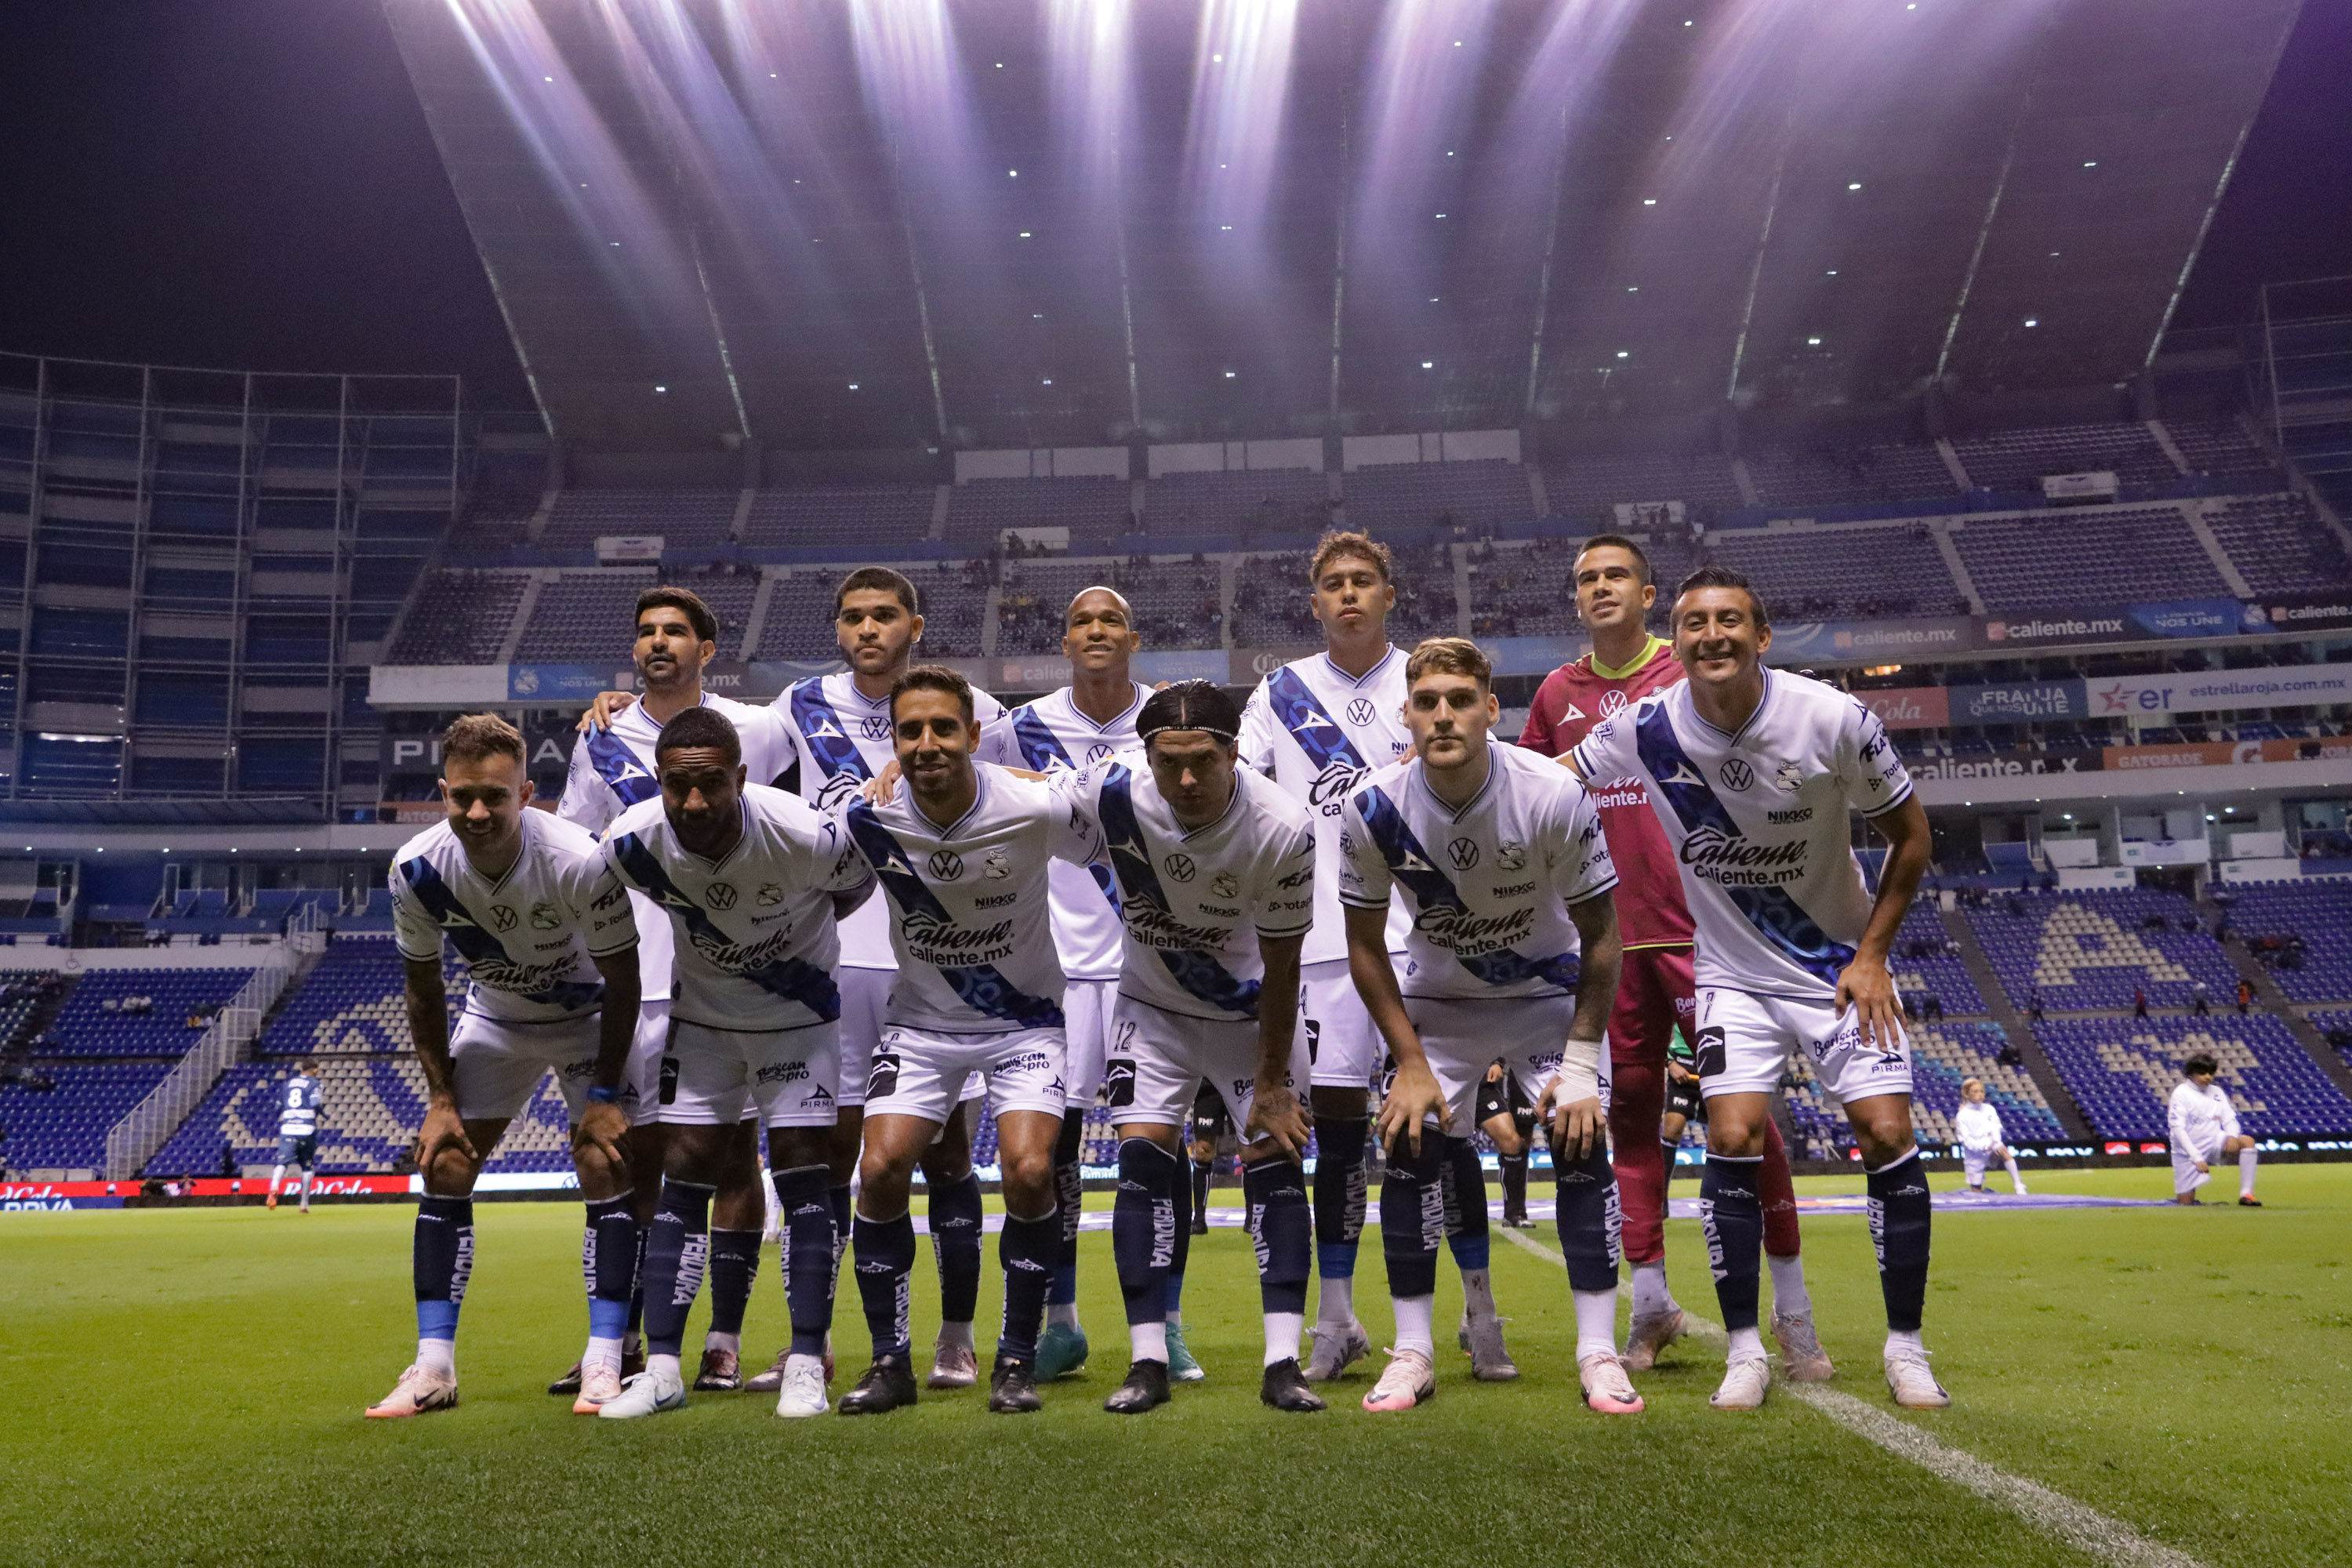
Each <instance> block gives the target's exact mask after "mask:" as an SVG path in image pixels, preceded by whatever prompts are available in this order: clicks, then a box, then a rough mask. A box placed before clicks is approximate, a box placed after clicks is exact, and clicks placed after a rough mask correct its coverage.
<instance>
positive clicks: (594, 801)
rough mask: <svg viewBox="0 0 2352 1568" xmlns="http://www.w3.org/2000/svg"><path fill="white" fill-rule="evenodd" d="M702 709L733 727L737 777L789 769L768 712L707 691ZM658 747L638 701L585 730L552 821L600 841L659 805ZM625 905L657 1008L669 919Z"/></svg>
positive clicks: (653, 726)
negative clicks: (630, 817) (738, 746)
mask: <svg viewBox="0 0 2352 1568" xmlns="http://www.w3.org/2000/svg"><path fill="white" fill-rule="evenodd" d="M702 706H703V707H705V708H708V709H710V710H712V711H713V712H717V713H723V714H725V715H726V716H727V719H728V721H729V722H730V723H732V724H733V725H734V726H735V733H736V736H737V738H738V739H740V741H741V742H742V743H743V776H744V777H745V778H746V779H748V780H750V781H751V783H753V784H768V783H770V782H772V780H774V779H775V777H776V776H777V775H778V774H779V773H782V772H783V771H784V770H785V769H786V768H787V767H790V766H791V765H792V760H793V752H792V742H791V740H790V738H789V737H788V736H787V735H786V734H785V732H784V725H783V722H782V719H781V718H780V717H779V716H778V715H777V714H776V713H775V712H774V711H773V710H771V709H766V708H756V707H753V706H752V705H751V703H748V702H738V701H736V700H734V699H733V698H730V697H714V696H712V695H710V694H709V692H705V693H704V694H703V698H702ZM660 741H661V725H660V724H659V723H657V722H656V721H654V719H653V718H652V717H651V716H650V715H649V714H647V713H646V705H645V704H644V703H642V702H636V703H632V704H631V705H630V706H629V707H628V708H626V709H625V710H622V711H621V712H620V713H618V714H616V715H615V716H614V720H613V724H612V727H611V728H610V729H607V730H599V729H596V728H594V727H593V725H592V726H591V727H590V728H589V730H588V731H587V732H586V733H585V734H583V735H582V736H581V737H580V738H579V739H578V740H576V741H574V742H572V771H571V773H569V774H568V775H567V776H566V777H565V779H564V781H563V800H562V804H560V805H557V806H556V808H555V815H556V816H560V817H562V818H563V820H564V821H566V822H575V823H578V824H579V825H580V826H583V827H584V828H586V829H587V830H588V831H589V832H591V833H593V834H597V835H599V836H601V835H602V834H603V833H604V830H605V829H606V828H608V827H610V826H612V825H613V823H614V820H616V819H617V818H618V817H619V816H620V815H621V814H622V813H623V812H625V811H626V810H628V809H629V808H630V807H631V806H633V805H638V804H640V803H642V802H645V801H648V800H659V799H660V798H661V784H659V783H658V782H657V781H656V779H655V777H654V748H655V747H656V745H658V744H659V743H660ZM631 899H632V901H634V902H635V904H636V910H637V927H638V931H637V938H638V948H637V981H638V984H640V985H642V986H643V987H644V995H645V1000H646V1001H648V1002H659V1001H662V1000H664V999H666V998H667V996H668V995H669V990H670V963H671V957H672V955H671V952H670V930H669V921H667V919H665V918H660V917H659V915H658V912H657V911H656V910H655V909H654V907H653V906H652V905H651V904H650V903H646V902H645V901H643V900H642V896H641V895H636V894H632V895H631Z"/></svg>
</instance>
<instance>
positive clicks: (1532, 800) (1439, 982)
mask: <svg viewBox="0 0 2352 1568" xmlns="http://www.w3.org/2000/svg"><path fill="white" fill-rule="evenodd" d="M1492 677H1493V665H1492V664H1491V663H1490V662H1489V661H1488V659H1487V658H1486V655H1485V654H1483V653H1481V652H1479V651H1478V648H1477V646H1476V645H1475V644H1474V643H1471V642H1469V641H1468V640H1466V639H1465V638H1462V637H1431V638H1430V639H1429V640H1428V641H1426V642H1424V643H1423V644H1422V645H1421V646H1420V647H1416V648H1415V649H1413V652H1412V658H1411V659H1410V660H1409V661H1408V662H1407V663H1406V665H1405V682H1406V699H1405V707H1404V718H1405V721H1406V723H1407V724H1408V725H1409V726H1410V728H1411V731H1412V752H1413V754H1412V756H1410V757H1408V758H1406V759H1404V760H1403V761H1402V762H1398V763H1391V764H1390V765H1388V766H1387V767H1384V768H1381V769H1380V770H1378V771H1377V772H1375V773H1373V774H1372V775H1371V776H1370V778H1369V779H1367V780H1365V781H1364V783H1363V784H1362V785H1361V786H1360V787H1359V788H1358V789H1356V790H1355V791H1354V792H1353V793H1352V794H1350V795H1349V796H1348V798H1347V802H1346V808H1347V809H1346V815H1345V816H1343V817H1342V818H1341V824H1342V826H1341V828H1340V832H1339V848H1340V853H1341V855H1342V856H1343V857H1345V858H1344V861H1343V863H1342V864H1341V866H1340V868H1339V899H1340V901H1341V903H1342V904H1344V905H1345V906H1346V909H1347V911H1348V914H1347V919H1348V956H1349V963H1350V964H1351V966H1352V968H1353V970H1354V973H1355V978H1356V984H1357V985H1358V986H1359V987H1360V989H1361V991H1362V993H1363V998H1364V1005H1365V1007H1366V1009H1367V1010H1368V1011H1369V1012H1370V1015H1371V1017H1372V1022H1373V1023H1374V1024H1375V1025H1377V1026H1379V1028H1380V1031H1381V1036H1382V1037H1383V1038H1385V1039H1386V1040H1387V1042H1388V1047H1389V1054H1390V1056H1391V1057H1392V1058H1395V1061H1396V1064H1397V1066H1396V1078H1395V1080H1394V1081H1393V1083H1392V1084H1391V1086H1390V1089H1389V1093H1388V1096H1387V1098H1386V1099H1385V1100H1383V1101H1382V1102H1381V1115H1380V1135H1381V1147H1382V1149H1383V1150H1384V1151H1385V1152H1386V1154H1387V1156H1388V1170H1387V1178H1386V1180H1385V1181H1384V1182H1383V1183H1382V1184H1381V1251H1382V1252H1383V1253H1384V1254H1385V1255H1386V1258H1387V1262H1388V1276H1389V1295H1390V1299H1391V1302H1392V1303H1393V1305H1394V1307H1395V1310H1396V1345H1395V1349H1394V1350H1393V1351H1392V1352H1391V1358H1392V1359H1391V1361H1390V1363H1389V1364H1388V1369H1387V1370H1386V1371H1385V1372H1383V1373H1381V1377H1380V1381H1379V1382H1378V1383H1376V1384H1373V1386H1372V1391H1371V1392H1370V1394H1366V1395H1365V1396H1364V1408H1365V1409H1367V1410H1409V1409H1411V1408H1412V1407H1413V1406H1414V1405H1418V1404H1420V1403H1421V1402H1422V1401H1423V1400H1425V1399H1428V1398H1430V1397H1431V1396H1433V1394H1435V1393H1436V1392H1437V1382H1436V1376H1435V1373H1434V1371H1433V1365H1432V1363H1433V1358H1434V1355H1435V1347H1434V1342H1433V1340H1432V1338H1431V1332H1432V1331H1431V1324H1430V1318H1431V1309H1432V1305H1433V1301H1434V1299H1435V1291H1436V1288H1437V1287H1436V1271H1437V1247H1438V1242H1439V1239H1440V1237H1443V1236H1444V1232H1445V1225H1446V1218H1447V1215H1446V1213H1445V1203H1444V1175H1445V1172H1446V1170H1447V1169H1448V1167H1449V1166H1452V1165H1454V1163H1455V1161H1456V1157H1457V1156H1456V1151H1457V1149H1459V1148H1461V1147H1463V1146H1465V1145H1466V1143H1467V1141H1468V1134H1469V1131H1470V1128H1471V1121H1470V1112H1471V1107H1472V1105H1473V1104H1474V1103H1475V1100H1476V1097H1477V1092H1478V1084H1479V1081H1480V1080H1481V1079H1483V1078H1484V1077H1485V1076H1486V1068H1487V1066H1488V1064H1489V1063H1491V1062H1493V1061H1494V1059H1495V1058H1496V1054H1497V1052H1498V1050H1499V1053H1500V1055H1501V1057H1502V1058H1503V1060H1504V1062H1505V1064H1506V1065H1507V1067H1508V1068H1509V1070H1510V1071H1511V1072H1512V1074H1513V1075H1514V1076H1516V1077H1517V1079H1518V1080H1519V1084H1520V1087H1521V1088H1522V1089H1525V1090H1527V1091H1528V1095H1529V1096H1530V1097H1531V1098H1533V1099H1535V1100H1537V1102H1538V1109H1544V1108H1545V1107H1546V1105H1547V1102H1549V1103H1552V1104H1557V1105H1558V1107H1559V1111H1558V1114H1557V1115H1556V1116H1555V1117H1553V1118H1552V1122H1553V1126H1552V1132H1553V1143H1552V1158H1553V1162H1554V1163H1555V1166H1556V1167H1557V1174H1558V1198H1559V1208H1558V1216H1559V1239H1560V1250H1561V1252H1562V1254H1563V1255H1564V1256H1565V1257H1566V1258H1567V1261H1568V1282H1569V1289H1570V1293H1571V1295H1572V1297H1573V1299H1574V1302H1575V1310H1576V1362H1577V1372H1578V1375H1579V1377H1580V1380H1581V1382H1582V1383H1583V1385H1584V1397H1585V1403H1586V1404H1588V1405H1591V1407H1592V1408H1593V1409H1595V1410H1598V1411H1602V1412H1604V1413H1611V1414H1624V1415H1632V1414H1634V1413H1636V1412H1638V1411H1639V1410H1641V1408H1642V1399H1641V1396H1640V1395H1638V1394H1635V1393H1634V1392H1633V1384H1631V1383H1629V1382H1627V1381H1626V1377H1625V1371H1624V1368H1623V1367H1622V1366H1620V1365H1619V1364H1618V1361H1617V1260H1618V1256H1619V1253H1618V1237H1617V1180H1616V1176H1615V1174H1614V1173H1613V1172H1612V1171H1611V1169H1610V1166H1609V1143H1608V1139H1607V1136H1606V1134H1605V1131H1604V1119H1605V1116H1606V1112H1605V1110H1603V1109H1602V1100H1601V1093H1602V1089H1601V1081H1602V1080H1601V1072H1602V1071H1603V1070H1604V1068H1603V1067H1602V1064H1601V1031H1602V1030H1603V1028H1605V1027H1606V1026H1607V1022H1608V1017H1609V1007H1610V1004H1611V1002H1612V1000H1613V999H1614V997H1615V996H1616V993H1617V966H1618V953H1617V917H1616V913H1615V911H1614V910H1613V909H1612V900H1611V899H1610V889H1612V888H1614V887H1615V886H1616V885H1617V874H1616V872H1615V871H1614V870H1613V869H1612V868H1611V865H1610V862H1609V846H1608V844H1607V842H1606V841H1605V840H1603V839H1602V837H1601V820H1600V817H1599V816H1598V814H1597V813H1596V812H1595V811H1594V809H1593V805H1592V799H1591V796H1590V795H1587V794H1586V793H1585V791H1584V790H1583V789H1582V788H1581V787H1580V786H1578V785H1575V784H1570V783H1569V781H1568V780H1566V779H1565V778H1564V777H1563V776H1562V774H1561V772H1560V770H1559V768H1557V767H1555V766H1554V765H1552V764H1551V763H1547V762H1543V761H1540V760H1538V758H1536V757H1535V756H1533V755H1531V754H1530V753H1528V752H1524V751H1521V750H1519V749H1518V748H1517V747H1514V746H1505V745H1500V744H1495V743H1491V742H1489V739H1488V735H1487V731H1488V730H1489V729H1490V728H1491V727H1492V726H1493V725H1494V723H1495V721H1496V720H1497V719H1498V718H1500V717H1501V714H1502V709H1501V706H1500V704H1498V703H1497V702H1496V700H1495V694H1494V691H1493V689H1492ZM1563 784H1567V785H1568V787H1565V788H1563V787H1562V785H1563ZM1398 903H1402V905H1403V906H1404V908H1405V910H1406V911H1407V913H1408V914H1409V915H1410V916H1411V929H1412V937H1411V939H1410V943H1409V945H1408V946H1407V947H1406V949H1405V965H1404V972H1403V976H1402V989H1400V984H1399V975H1398V973H1397V971H1396V969H1395V968H1394V967H1393V966H1392V965H1391V963H1390V962H1389V956H1388V951H1387V930H1388V921H1389V917H1390V914H1391V910H1392V908H1393V906H1394V905H1395V904H1398ZM1456 1129H1459V1130H1460V1131H1458V1132H1457V1131H1455V1130H1456ZM1471 1170H1472V1171H1473V1172H1474V1173H1475V1171H1476V1170H1477V1166H1476V1164H1475V1158H1474V1160H1473V1162H1472V1164H1471ZM1475 1179H1476V1180H1477V1183H1478V1184H1477V1187H1476V1189H1475V1191H1476V1194H1477V1195H1476V1198H1475V1200H1474V1199H1473V1198H1472V1196H1471V1189H1470V1188H1469V1186H1468V1185H1467V1184H1465V1185H1463V1186H1462V1187H1461V1188H1459V1189H1458V1191H1459V1193H1460V1203H1459V1209H1460V1215H1461V1235H1460V1236H1459V1237H1457V1239H1456V1245H1455V1252H1454V1256H1455V1258H1456V1259H1457V1260H1459V1261H1461V1262H1462V1264H1463V1270H1462V1291H1463V1295H1464V1296H1465V1299H1466V1300H1467V1303H1468V1312H1469V1331H1468V1338H1469V1341H1470V1346H1471V1361H1472V1366H1473V1373H1474V1375H1475V1376H1477V1377H1479V1378H1481V1379H1485V1380H1489V1381H1502V1380H1506V1379H1508V1378H1513V1377H1517V1375H1518V1369H1517V1367H1515V1366H1513V1365H1512V1364H1511V1363H1510V1358H1509V1357H1508V1355H1507V1353H1505V1352H1504V1349H1503V1327H1502V1321H1501V1319H1500V1318H1499V1317H1498V1316H1497V1315H1496V1307H1495V1292H1494V1285H1493V1282H1492V1280H1491V1279H1490V1277H1489V1276H1488V1273H1487V1270H1486V1245H1487V1233H1486V1185H1485V1181H1484V1178H1483V1176H1478V1177H1476V1178H1475ZM1465 1255H1466V1256H1465Z"/></svg>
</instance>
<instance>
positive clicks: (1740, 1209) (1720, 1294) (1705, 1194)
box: [1698, 1153, 1764, 1331]
mask: <svg viewBox="0 0 2352 1568" xmlns="http://www.w3.org/2000/svg"><path fill="white" fill-rule="evenodd" d="M1762 1163H1763V1162H1762V1161H1761V1160H1742V1159H1731V1158H1728V1157H1727V1156H1725V1155H1722V1154H1712V1153H1711V1154H1709V1155H1708V1156H1707V1157H1706V1172H1705V1173H1702V1174H1701V1175H1700V1177H1699V1181H1698V1223H1699V1229H1700V1230H1701V1232H1703V1233H1704V1234H1705V1235H1706V1261H1707V1267H1708V1268H1710V1269H1712V1270H1713V1271H1714V1274H1715V1300H1716V1304H1717V1306H1718V1307H1719V1308H1721V1309H1722V1311H1723V1326H1724V1327H1725V1328H1726V1329H1727V1330H1731V1331H1738V1330H1740V1329H1750V1330H1752V1329H1754V1328H1755V1327H1756V1298H1757V1293H1758V1287H1759V1274H1760V1273H1761V1272H1762V1268H1763V1260H1762V1257H1761V1254H1762V1252H1763V1244H1764V1205H1763V1200H1762V1199H1761V1198H1760V1197H1759V1196H1758V1194H1757V1168H1758V1167H1759V1165H1760V1164H1762Z"/></svg>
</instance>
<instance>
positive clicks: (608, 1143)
mask: <svg viewBox="0 0 2352 1568" xmlns="http://www.w3.org/2000/svg"><path fill="white" fill-rule="evenodd" d="M628 1131H629V1119H628V1117H627V1116H626V1115H625V1114H624V1113H623V1112H622V1110H621V1108H620V1107H619V1106H617V1105H614V1104H611V1103H608V1102H606V1101H604V1100H590V1101H589V1102H588V1105H587V1108H586V1109H585V1110H582V1111H581V1113H580V1124H579V1125H578V1126H576V1127H574V1128H573V1129H572V1158H573V1159H575V1160H579V1159H584V1158H589V1157H592V1156H593V1157H594V1158H596V1159H600V1160H602V1161H604V1164H605V1167H606V1169H608V1170H611V1171H614V1172H625V1171H626V1170H627V1169H628V1168H629V1161H628V1156H627V1155H626V1154H625V1153H624V1152H622V1150H621V1139H622V1138H623V1137H624V1136H625V1134H626V1133H627V1132H628Z"/></svg>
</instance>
